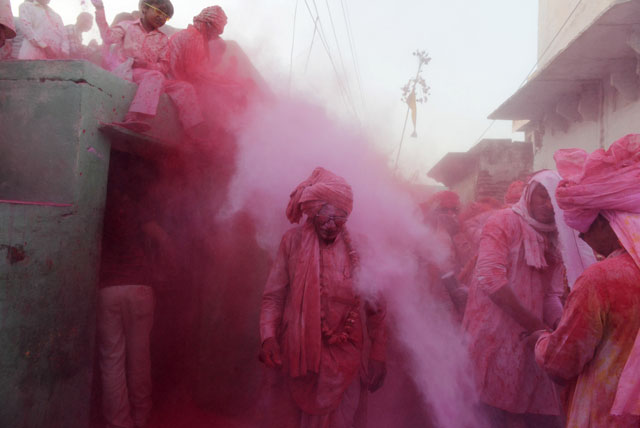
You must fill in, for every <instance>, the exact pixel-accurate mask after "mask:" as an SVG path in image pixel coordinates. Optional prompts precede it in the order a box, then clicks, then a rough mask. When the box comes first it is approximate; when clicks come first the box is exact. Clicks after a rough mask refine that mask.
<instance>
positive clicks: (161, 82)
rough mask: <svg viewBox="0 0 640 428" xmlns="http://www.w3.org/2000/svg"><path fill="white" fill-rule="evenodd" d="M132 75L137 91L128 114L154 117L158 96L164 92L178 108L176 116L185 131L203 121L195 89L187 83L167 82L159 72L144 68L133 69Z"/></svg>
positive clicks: (158, 100)
mask: <svg viewBox="0 0 640 428" xmlns="http://www.w3.org/2000/svg"><path fill="white" fill-rule="evenodd" d="M132 75H133V81H134V82H135V83H137V84H138V91H137V92H136V96H135V97H134V99H133V101H132V102H131V106H129V111H130V112H134V113H142V114H146V115H149V116H155V114H156V112H157V111H158V103H159V102H160V95H162V93H163V92H165V93H166V94H167V95H169V98H171V101H173V103H174V104H175V105H176V106H177V107H178V116H179V118H180V122H181V123H182V126H183V127H184V128H185V129H189V128H192V127H194V126H196V125H197V124H199V123H201V122H202V121H203V120H204V119H203V117H202V112H201V110H200V105H199V104H198V98H197V96H196V92H195V89H194V88H193V86H192V85H190V84H189V83H187V82H183V81H179V80H168V79H166V78H165V76H164V75H163V74H162V73H161V72H159V71H156V70H147V69H144V68H134V69H133V70H132Z"/></svg>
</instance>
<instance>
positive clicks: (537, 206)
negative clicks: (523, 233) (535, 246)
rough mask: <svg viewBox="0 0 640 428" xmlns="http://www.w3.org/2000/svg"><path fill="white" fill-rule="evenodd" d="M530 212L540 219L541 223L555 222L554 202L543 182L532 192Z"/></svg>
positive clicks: (532, 215)
mask: <svg viewBox="0 0 640 428" xmlns="http://www.w3.org/2000/svg"><path fill="white" fill-rule="evenodd" d="M529 213H530V214H531V217H533V218H534V219H536V220H538V221H539V222H540V223H544V224H553V223H554V222H555V217H554V215H555V213H554V211H553V204H552V203H551V198H550V197H549V193H547V189H545V188H544V186H542V185H541V184H538V185H536V187H535V189H533V192H531V200H530V201H529Z"/></svg>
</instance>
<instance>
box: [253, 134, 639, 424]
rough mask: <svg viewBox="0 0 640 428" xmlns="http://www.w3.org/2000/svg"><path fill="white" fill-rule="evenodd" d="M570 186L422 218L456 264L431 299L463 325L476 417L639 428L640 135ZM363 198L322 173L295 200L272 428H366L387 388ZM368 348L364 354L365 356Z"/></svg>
mask: <svg viewBox="0 0 640 428" xmlns="http://www.w3.org/2000/svg"><path fill="white" fill-rule="evenodd" d="M555 159H556V163H557V170H558V172H555V171H551V170H543V171H539V172H537V173H534V174H533V175H532V176H531V177H529V178H528V180H527V182H526V183H524V182H514V183H513V184H512V185H511V186H510V187H509V189H508V191H507V194H506V195H505V200H504V201H503V202H499V201H497V200H495V199H491V198H485V199H482V200H478V201H475V202H473V203H471V204H470V205H469V206H468V207H466V208H465V209H464V210H463V209H462V206H461V203H460V198H459V196H458V195H457V194H456V193H455V192H452V191H442V192H439V193H437V194H435V195H434V196H433V197H432V198H431V199H430V200H429V201H427V202H426V203H425V204H423V205H422V210H423V213H424V218H425V222H426V223H427V224H428V225H429V226H430V227H431V229H432V230H433V235H432V236H433V239H434V240H435V241H437V242H438V244H439V245H440V248H444V249H445V252H447V253H448V254H449V258H448V259H447V260H445V261H444V262H442V263H440V264H438V265H427V266H426V267H425V269H427V270H428V271H429V275H428V277H429V279H430V281H429V284H426V285H425V286H427V287H428V288H429V291H430V297H431V298H432V299H435V300H438V303H439V304H442V307H443V308H448V309H447V310H448V311H449V312H450V314H451V319H452V320H453V322H457V323H459V324H460V329H461V333H462V334H461V335H462V337H463V338H464V340H465V343H466V344H467V346H468V350H469V353H468V354H469V358H470V360H471V363H472V364H471V367H472V372H470V373H469V376H472V377H473V378H474V379H475V385H476V392H477V397H478V407H479V410H480V414H481V415H482V418H484V419H485V421H486V423H487V424H488V425H485V423H483V422H481V421H478V424H479V425H478V426H490V427H497V428H511V427H514V428H515V427H523V428H524V427H529V428H533V427H536V428H547V427H549V428H552V427H553V428H556V427H557V428H560V427H569V428H585V427H592V428H593V427H597V428H612V427H637V426H639V424H640V373H639V372H640V338H638V340H636V338H637V335H638V331H639V328H640V276H639V275H640V243H639V242H640V238H639V237H640V234H639V231H640V192H639V191H638V190H637V188H636V187H635V185H634V184H635V183H634V182H635V181H636V180H637V179H638V178H640V135H629V136H626V137H624V138H622V139H620V140H618V141H616V142H614V143H613V144H612V145H611V147H610V148H609V149H608V150H603V149H599V150H596V151H595V152H593V153H591V154H588V153H586V152H584V151H583V150H581V149H570V150H559V151H558V152H557V153H556V155H555ZM352 204H353V196H352V193H351V188H350V187H349V185H348V184H347V183H346V182H345V181H344V179H342V178H341V177H338V176H335V175H334V174H333V173H331V172H329V171H326V170H323V169H321V168H319V169H316V170H315V171H314V172H313V174H312V175H311V176H310V177H309V179H307V180H306V181H304V182H303V183H301V184H300V185H299V186H298V187H297V188H296V189H294V191H293V192H292V193H291V200H290V202H289V206H288V208H287V217H288V218H289V220H290V221H291V222H292V223H298V222H300V220H301V218H302V217H303V216H304V215H306V222H304V223H303V224H302V225H301V226H298V227H295V228H293V229H291V230H289V231H288V232H287V233H286V234H285V235H284V237H283V238H282V243H281V246H280V249H279V251H278V256H277V258H276V261H275V263H274V265H273V267H272V270H271V274H270V276H269V279H268V281H267V284H266V287H265V291H264V296H263V303H262V311H261V323H260V332H261V339H262V351H261V360H262V361H263V362H264V363H265V364H266V366H267V367H268V368H269V369H268V370H270V372H269V373H270V374H271V376H272V377H273V379H272V381H271V383H270V385H271V396H272V397H277V398H275V399H272V400H271V401H269V402H268V403H269V407H268V409H269V410H270V411H272V413H271V414H270V415H269V416H268V417H267V418H266V419H267V423H266V424H265V425H266V426H272V427H276V426H278V427H291V428H294V427H330V428H336V427H340V428H342V427H344V428H349V427H361V426H365V424H366V417H365V416H364V415H366V411H364V412H363V407H364V408H365V409H366V394H367V393H368V392H370V391H375V390H376V389H377V388H379V386H380V385H381V382H382V381H383V380H384V373H385V372H386V369H385V362H384V361H385V350H384V349H385V344H386V340H385V337H386V333H385V331H386V330H385V322H384V320H385V309H384V302H383V301H366V300H363V301H361V300H360V296H358V292H357V291H355V290H356V288H354V286H353V283H354V279H356V278H357V271H358V265H359V262H358V260H359V259H358V256H357V254H358V249H357V248H354V247H353V244H352V241H351V239H350V236H349V233H348V231H347V228H346V223H347V220H348V217H349V214H350V212H351V210H352ZM365 343H368V345H367V346H365V345H364V344H365Z"/></svg>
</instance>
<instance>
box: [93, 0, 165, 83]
mask: <svg viewBox="0 0 640 428" xmlns="http://www.w3.org/2000/svg"><path fill="white" fill-rule="evenodd" d="M96 23H97V25H98V29H99V30H100V36H101V37H102V41H103V43H104V44H105V46H106V45H115V53H116V57H117V59H118V61H117V63H114V64H109V69H113V68H116V67H117V66H118V65H119V64H122V63H124V62H126V61H127V59H129V58H132V59H133V60H134V61H136V62H141V63H145V67H144V68H146V69H148V70H155V71H159V72H161V73H162V74H163V75H166V74H167V72H168V71H169V38H168V37H167V36H166V35H165V34H164V33H162V32H161V31H159V30H152V31H146V30H145V29H144V27H143V26H142V22H141V21H140V20H135V21H122V22H119V23H118V24H116V25H114V26H113V27H109V25H108V24H107V19H106V16H105V12H104V9H96Z"/></svg>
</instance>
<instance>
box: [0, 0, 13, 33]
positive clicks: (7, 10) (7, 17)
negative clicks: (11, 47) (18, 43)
mask: <svg viewBox="0 0 640 428" xmlns="http://www.w3.org/2000/svg"><path fill="white" fill-rule="evenodd" d="M3 26H4V34H5V37H6V38H7V39H13V38H14V37H15V36H16V27H15V25H14V23H13V13H12V12H11V3H10V2H9V0H0V30H1V29H2V27H3Z"/></svg>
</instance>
